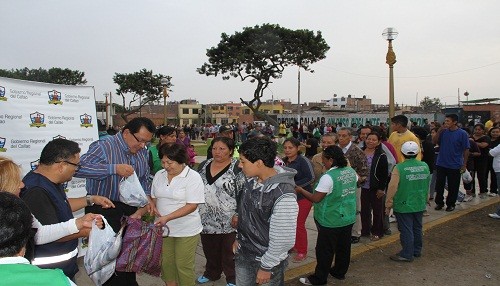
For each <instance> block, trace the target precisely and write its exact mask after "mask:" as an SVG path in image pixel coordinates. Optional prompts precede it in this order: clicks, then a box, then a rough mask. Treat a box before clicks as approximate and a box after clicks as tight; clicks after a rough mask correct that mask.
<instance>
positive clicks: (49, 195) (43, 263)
mask: <svg viewBox="0 0 500 286" xmlns="http://www.w3.org/2000/svg"><path fill="white" fill-rule="evenodd" d="M79 166H80V147H79V146H78V143H76V142H74V141H70V140H66V139H54V140H52V141H50V142H49V143H47V145H45V147H44V148H43V150H42V153H41V154H40V163H39V165H38V167H37V168H36V169H35V170H33V171H31V172H29V173H28V174H26V176H25V177H24V178H23V183H24V188H23V189H22V190H21V193H20V196H21V198H22V199H23V200H24V201H25V202H26V204H27V205H28V207H29V208H30V210H31V212H32V213H33V215H34V216H35V217H36V218H37V220H38V221H39V222H40V223H41V224H42V225H49V224H56V223H61V222H66V221H68V220H70V219H72V218H73V212H74V211H77V210H80V209H82V208H84V207H85V206H87V205H89V204H98V205H100V206H102V207H103V208H113V207H114V204H113V203H112V202H111V201H110V200H109V199H107V198H105V197H102V196H95V195H88V196H86V197H81V198H68V197H67V196H66V192H65V190H64V189H65V186H66V182H68V181H70V180H71V179H72V178H73V175H74V174H75V172H76V171H77V170H78V169H79ZM89 233H90V228H82V229H81V230H80V231H79V232H77V233H75V234H72V235H68V236H65V237H63V238H61V239H60V240H58V241H55V242H51V243H46V244H42V245H36V246H35V249H34V250H35V251H34V259H33V261H32V264H33V265H36V266H39V267H40V268H46V269H54V268H60V269H62V270H63V271H64V274H65V275H66V276H68V277H69V278H70V279H71V280H74V276H75V274H76V273H77V272H78V265H77V263H76V259H77V254H78V238H80V237H88V235H89Z"/></svg>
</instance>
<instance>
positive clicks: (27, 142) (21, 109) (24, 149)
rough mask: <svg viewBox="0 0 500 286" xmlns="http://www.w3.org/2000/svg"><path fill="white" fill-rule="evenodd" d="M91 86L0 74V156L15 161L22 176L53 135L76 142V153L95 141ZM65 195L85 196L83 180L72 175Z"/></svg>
mask: <svg viewBox="0 0 500 286" xmlns="http://www.w3.org/2000/svg"><path fill="white" fill-rule="evenodd" d="M96 119H97V118H96V109H95V96H94V88H93V87H91V86H68V85H57V84H48V83H40V82H31V81H24V80H15V79H10V78H3V77H0V156H5V157H9V158H11V159H12V160H14V162H16V163H17V164H19V165H20V166H21V169H22V175H23V176H24V175H25V174H26V173H28V172H29V171H30V170H34V169H35V168H36V166H37V165H38V162H39V158H40V153H41V152H42V149H43V147H44V146H45V145H46V144H47V143H48V142H49V141H51V140H53V139H55V138H65V139H68V140H72V141H75V142H77V143H78V144H79V145H80V148H81V153H80V155H82V154H84V153H86V152H87V150H88V148H89V145H90V143H92V142H93V141H95V140H98V138H99V137H98V135H97V122H96ZM65 189H66V190H67V192H68V197H82V196H85V195H86V191H85V179H78V178H74V179H73V180H72V181H70V182H68V183H67V186H66V188H65Z"/></svg>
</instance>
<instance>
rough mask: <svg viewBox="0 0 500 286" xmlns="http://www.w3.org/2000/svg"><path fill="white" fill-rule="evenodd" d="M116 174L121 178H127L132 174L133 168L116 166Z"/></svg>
mask: <svg viewBox="0 0 500 286" xmlns="http://www.w3.org/2000/svg"><path fill="white" fill-rule="evenodd" d="M116 173H117V174H118V175H119V176H121V177H124V178H127V177H129V176H132V174H133V173H134V167H132V166H131V165H128V164H118V165H116Z"/></svg>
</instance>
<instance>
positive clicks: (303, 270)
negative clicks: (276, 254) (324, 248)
mask: <svg viewBox="0 0 500 286" xmlns="http://www.w3.org/2000/svg"><path fill="white" fill-rule="evenodd" d="M499 202H500V198H499V197H496V198H493V199H489V200H488V201H486V202H484V203H481V204H477V205H473V206H471V207H469V208H467V209H464V210H460V211H457V212H454V213H451V214H449V215H447V216H444V217H442V218H438V219H436V220H433V221H430V222H428V223H425V224H424V225H423V227H422V231H423V233H424V234H425V232H426V231H428V230H430V229H432V228H434V227H436V226H439V225H441V224H444V223H447V222H449V221H451V220H454V219H457V218H460V217H462V216H465V215H467V214H469V213H471V212H474V211H477V210H480V209H483V208H486V207H489V206H491V205H494V204H496V203H499ZM398 233H399V232H397V233H393V234H392V235H390V236H387V237H386V238H384V239H381V240H379V241H374V242H369V243H366V244H363V245H359V246H357V247H355V248H353V249H352V250H351V259H353V258H355V257H357V256H359V255H361V254H363V253H366V252H368V251H372V250H375V249H379V248H383V247H385V246H387V245H389V244H392V243H395V242H397V241H399V235H396V234H398ZM315 267H316V260H314V261H313V262H310V263H307V264H305V265H302V266H299V267H296V268H293V269H289V270H287V271H286V272H285V282H288V281H290V280H294V279H297V278H299V277H301V276H304V275H306V274H309V273H312V272H314V269H315Z"/></svg>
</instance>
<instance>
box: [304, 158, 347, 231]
mask: <svg viewBox="0 0 500 286" xmlns="http://www.w3.org/2000/svg"><path fill="white" fill-rule="evenodd" d="M326 175H328V176H330V177H331V178H332V180H333V190H332V192H331V193H329V194H327V195H326V196H325V197H324V198H323V200H321V201H320V202H319V203H315V204H314V219H315V220H317V221H318V223H319V224H320V225H321V226H324V227H330V228H335V227H343V226H347V225H350V224H353V223H354V222H356V188H357V186H356V183H357V176H356V171H354V169H353V168H351V167H344V168H339V169H330V170H328V171H327V172H326V173H325V174H324V175H323V176H326Z"/></svg>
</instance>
